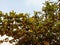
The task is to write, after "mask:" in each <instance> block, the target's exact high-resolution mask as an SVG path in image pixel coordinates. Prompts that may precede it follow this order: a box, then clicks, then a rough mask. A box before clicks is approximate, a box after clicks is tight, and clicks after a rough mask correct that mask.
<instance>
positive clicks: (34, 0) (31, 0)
mask: <svg viewBox="0 0 60 45" xmlns="http://www.w3.org/2000/svg"><path fill="white" fill-rule="evenodd" d="M42 2H43V1H42V0H27V1H26V5H27V6H31V5H34V6H39V5H42Z"/></svg>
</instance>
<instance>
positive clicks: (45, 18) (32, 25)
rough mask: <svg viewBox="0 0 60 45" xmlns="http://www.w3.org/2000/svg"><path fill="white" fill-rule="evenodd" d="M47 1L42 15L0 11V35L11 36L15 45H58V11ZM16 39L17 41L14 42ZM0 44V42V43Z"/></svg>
mask: <svg viewBox="0 0 60 45" xmlns="http://www.w3.org/2000/svg"><path fill="white" fill-rule="evenodd" d="M58 9H59V8H58V5H57V4H56V3H51V2H49V1H47V2H45V7H43V8H42V10H43V12H44V13H43V14H41V16H40V12H36V11H35V12H34V15H33V16H32V17H30V16H29V14H27V13H26V14H24V13H19V14H16V12H14V11H12V12H9V14H8V13H6V14H3V13H2V11H0V35H1V36H3V35H4V34H6V35H7V36H11V37H13V38H14V39H13V40H10V42H14V41H15V42H17V43H16V45H60V13H59V12H60V10H59V11H57V10H58ZM17 39H18V41H16V40H17ZM0 42H1V41H0Z"/></svg>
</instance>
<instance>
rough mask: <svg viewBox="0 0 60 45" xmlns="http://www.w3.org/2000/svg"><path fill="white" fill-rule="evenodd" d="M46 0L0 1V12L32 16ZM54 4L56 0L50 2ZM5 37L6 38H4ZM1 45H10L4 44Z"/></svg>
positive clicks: (40, 8)
mask: <svg viewBox="0 0 60 45" xmlns="http://www.w3.org/2000/svg"><path fill="white" fill-rule="evenodd" d="M45 1H46V0H0V11H3V12H4V13H6V12H10V11H12V10H14V11H15V12H17V13H19V12H23V13H30V14H33V11H41V10H42V6H43V4H42V3H44V2H45ZM51 1H52V2H54V1H55V2H56V1H57V0H51ZM5 37H6V36H5ZM1 45H11V44H9V43H8V42H7V43H6V42H4V43H3V44H1Z"/></svg>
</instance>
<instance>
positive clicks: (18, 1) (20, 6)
mask: <svg viewBox="0 0 60 45" xmlns="http://www.w3.org/2000/svg"><path fill="white" fill-rule="evenodd" d="M52 1H53V0H52ZM44 2H45V0H0V10H1V11H3V12H10V11H11V10H14V11H16V12H18V13H19V12H28V13H33V11H34V10H36V11H41V8H42V6H43V4H42V3H44Z"/></svg>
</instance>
